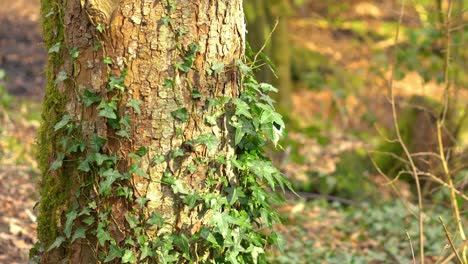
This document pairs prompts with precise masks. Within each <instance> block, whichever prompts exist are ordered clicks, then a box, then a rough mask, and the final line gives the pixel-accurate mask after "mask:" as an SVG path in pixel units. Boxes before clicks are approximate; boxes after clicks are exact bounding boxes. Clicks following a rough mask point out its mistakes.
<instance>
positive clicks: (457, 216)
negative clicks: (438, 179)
mask: <svg viewBox="0 0 468 264" xmlns="http://www.w3.org/2000/svg"><path fill="white" fill-rule="evenodd" d="M440 127H441V123H440V122H439V121H438V120H437V141H438V143H439V151H440V159H441V161H442V166H443V168H444V173H445V177H446V178H447V181H448V185H449V188H450V200H451V201H452V207H453V211H454V212H453V213H454V214H455V219H456V221H457V225H458V231H459V232H460V236H461V239H462V240H463V242H465V241H466V235H465V231H464V230H463V223H462V221H461V218H460V209H459V208H458V201H457V197H456V196H455V187H454V185H453V180H452V176H451V175H450V171H449V168H448V164H447V161H446V160H445V153H444V146H443V142H442V135H441V134H442V133H441V132H440ZM462 197H464V195H462ZM462 254H463V258H464V259H465V260H466V255H465V254H466V246H465V247H463V249H462ZM465 262H466V261H465Z"/></svg>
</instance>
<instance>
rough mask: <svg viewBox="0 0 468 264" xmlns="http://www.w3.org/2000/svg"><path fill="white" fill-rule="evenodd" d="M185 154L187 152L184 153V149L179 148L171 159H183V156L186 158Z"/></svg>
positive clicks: (172, 154) (173, 152)
mask: <svg viewBox="0 0 468 264" xmlns="http://www.w3.org/2000/svg"><path fill="white" fill-rule="evenodd" d="M184 153H185V152H184V150H183V149H180V148H178V149H176V150H174V151H172V153H171V158H173V159H176V158H178V157H183V156H184Z"/></svg>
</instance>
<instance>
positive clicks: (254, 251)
mask: <svg viewBox="0 0 468 264" xmlns="http://www.w3.org/2000/svg"><path fill="white" fill-rule="evenodd" d="M247 252H250V254H251V255H252V259H253V263H254V264H257V263H258V256H259V255H263V254H265V251H264V250H263V248H261V247H256V246H254V245H250V247H249V248H248V249H247Z"/></svg>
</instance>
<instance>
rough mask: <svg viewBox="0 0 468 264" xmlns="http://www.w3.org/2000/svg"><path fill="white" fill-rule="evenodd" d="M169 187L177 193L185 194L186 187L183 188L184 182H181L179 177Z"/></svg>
mask: <svg viewBox="0 0 468 264" xmlns="http://www.w3.org/2000/svg"><path fill="white" fill-rule="evenodd" d="M171 187H172V191H173V192H174V193H175V194H178V193H181V194H187V193H188V191H187V189H186V188H185V186H184V184H183V183H182V181H181V180H180V179H176V180H175V181H174V183H173V184H172V185H171Z"/></svg>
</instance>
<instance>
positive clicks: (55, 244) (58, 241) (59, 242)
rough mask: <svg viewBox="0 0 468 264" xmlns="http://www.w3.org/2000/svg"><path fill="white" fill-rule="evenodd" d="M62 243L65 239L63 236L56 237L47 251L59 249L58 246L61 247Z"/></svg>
mask: <svg viewBox="0 0 468 264" xmlns="http://www.w3.org/2000/svg"><path fill="white" fill-rule="evenodd" d="M64 241H65V238H64V237H63V236H58V237H57V238H55V241H54V242H53V243H52V244H51V245H50V246H49V248H48V249H47V251H51V250H52V249H54V248H58V247H60V245H62V243H63V242H64Z"/></svg>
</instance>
